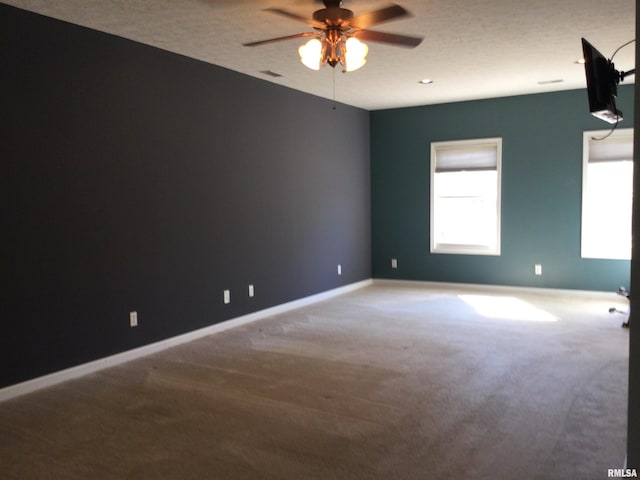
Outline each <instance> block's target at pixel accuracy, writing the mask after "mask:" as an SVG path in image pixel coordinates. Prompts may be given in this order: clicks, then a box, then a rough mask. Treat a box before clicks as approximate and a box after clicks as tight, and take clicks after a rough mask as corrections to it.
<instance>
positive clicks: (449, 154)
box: [431, 138, 502, 255]
mask: <svg viewBox="0 0 640 480" xmlns="http://www.w3.org/2000/svg"><path fill="white" fill-rule="evenodd" d="M501 157H502V139H501V138H487V139H479V140H463V141H455V142H434V143H432V144H431V252H432V253H459V254H475V255H500V171H501Z"/></svg>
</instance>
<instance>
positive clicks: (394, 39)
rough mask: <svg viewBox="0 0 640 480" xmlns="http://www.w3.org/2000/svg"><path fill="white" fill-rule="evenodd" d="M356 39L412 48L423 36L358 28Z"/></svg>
mask: <svg viewBox="0 0 640 480" xmlns="http://www.w3.org/2000/svg"><path fill="white" fill-rule="evenodd" d="M355 36H356V37H357V38H358V40H369V41H371V42H381V43H390V44H393V45H397V46H399V47H407V48H414V47H417V46H418V45H420V44H421V43H422V40H423V38H424V37H410V36H408V35H398V34H397V33H387V32H376V31H373V30H358V31H357V32H356V34H355Z"/></svg>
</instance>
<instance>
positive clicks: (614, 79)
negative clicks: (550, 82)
mask: <svg viewBox="0 0 640 480" xmlns="http://www.w3.org/2000/svg"><path fill="white" fill-rule="evenodd" d="M582 52H583V54H584V71H585V75H586V77H587V93H588V95H589V111H590V112H591V114H592V115H593V116H594V117H597V118H600V119H601V120H604V121H605V122H609V123H618V122H619V121H620V120H622V112H621V111H620V110H618V109H617V108H616V96H617V94H618V83H620V80H621V76H620V72H618V71H617V70H616V69H615V67H614V65H613V62H611V61H610V60H608V59H607V58H605V57H604V55H602V54H601V53H600V52H599V51H598V50H597V49H596V48H595V47H594V46H593V45H591V44H590V43H589V42H588V41H587V40H585V39H584V38H583V39H582Z"/></svg>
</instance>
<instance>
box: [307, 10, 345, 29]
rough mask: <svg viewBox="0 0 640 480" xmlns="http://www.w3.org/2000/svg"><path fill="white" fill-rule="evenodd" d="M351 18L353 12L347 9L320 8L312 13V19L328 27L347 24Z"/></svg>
mask: <svg viewBox="0 0 640 480" xmlns="http://www.w3.org/2000/svg"><path fill="white" fill-rule="evenodd" d="M352 18H353V12H352V11H351V10H349V9H347V8H341V7H331V8H322V9H320V10H316V11H315V12H313V19H314V20H315V21H316V22H322V23H324V24H326V25H329V26H330V27H340V26H342V25H344V24H348V23H349V22H350V21H351V19H352Z"/></svg>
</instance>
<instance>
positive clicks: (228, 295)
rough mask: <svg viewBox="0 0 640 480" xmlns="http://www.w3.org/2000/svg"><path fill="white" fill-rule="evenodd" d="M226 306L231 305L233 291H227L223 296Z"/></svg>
mask: <svg viewBox="0 0 640 480" xmlns="http://www.w3.org/2000/svg"><path fill="white" fill-rule="evenodd" d="M222 298H223V300H224V303H225V305H226V304H227V303H231V290H225V291H224V292H223V294H222Z"/></svg>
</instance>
